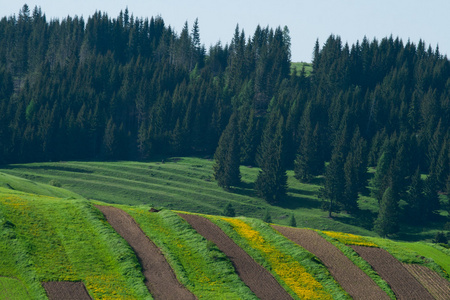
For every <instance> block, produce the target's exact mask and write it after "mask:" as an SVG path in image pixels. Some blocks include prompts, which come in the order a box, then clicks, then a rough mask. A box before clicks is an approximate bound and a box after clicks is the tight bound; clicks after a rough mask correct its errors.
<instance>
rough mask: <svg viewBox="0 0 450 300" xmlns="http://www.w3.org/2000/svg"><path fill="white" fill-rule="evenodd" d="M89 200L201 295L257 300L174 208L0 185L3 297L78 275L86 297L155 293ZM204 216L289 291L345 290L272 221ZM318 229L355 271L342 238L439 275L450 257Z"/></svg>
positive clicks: (36, 295) (434, 249)
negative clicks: (132, 228) (130, 225)
mask: <svg viewBox="0 0 450 300" xmlns="http://www.w3.org/2000/svg"><path fill="white" fill-rule="evenodd" d="M8 176H10V175H8ZM11 179H12V180H17V179H15V178H13V177H11ZM60 179H62V178H58V180H60ZM8 184H9V183H8ZM28 184H31V183H30V182H28ZM30 186H33V184H31V185H30ZM35 188H36V192H37V191H47V189H46V185H45V184H42V183H36V185H35ZM47 188H48V189H49V190H53V188H51V187H47ZM58 189H61V188H56V192H59V193H63V191H62V190H61V191H58ZM72 195H75V196H76V194H72ZM94 205H112V206H115V207H117V208H120V209H122V210H124V211H125V212H127V213H128V214H129V215H131V216H132V217H133V218H134V220H135V221H136V223H137V224H138V225H139V226H140V227H141V229H142V230H143V232H144V233H145V234H146V235H147V237H149V239H150V240H151V241H153V242H154V243H155V244H156V245H157V247H158V248H159V249H161V252H162V253H163V254H164V257H165V259H166V260H167V261H168V262H169V264H170V266H171V267H172V269H173V270H174V272H175V274H176V276H177V278H178V279H179V281H180V283H181V284H182V285H184V286H186V287H187V288H188V289H189V290H190V291H191V292H192V293H193V294H195V295H196V296H197V297H198V298H203V299H218V298H220V297H226V298H227V299H257V298H256V297H255V295H254V294H253V293H252V291H250V290H249V288H248V287H247V286H246V285H245V284H243V282H242V281H241V279H240V278H239V276H238V274H236V272H235V270H234V268H233V265H232V263H231V262H230V260H229V258H228V257H227V256H226V255H224V253H222V252H221V251H220V250H219V248H217V246H216V245H215V244H214V243H211V242H210V241H208V240H207V239H205V238H204V237H203V236H201V235H200V234H199V233H197V232H196V230H194V229H193V228H192V227H191V226H189V224H188V223H186V222H185V221H184V220H183V219H182V218H181V217H180V216H179V215H178V214H177V211H172V210H168V209H162V210H161V211H159V212H157V213H155V212H151V210H150V208H152V206H151V205H143V204H141V205H123V204H108V203H105V202H101V201H98V200H95V201H90V200H87V199H84V198H83V197H81V196H78V198H74V197H66V198H57V197H52V196H48V195H38V194H31V193H24V192H20V191H17V190H12V189H10V188H3V187H1V188H0V236H1V239H0V257H2V260H0V291H2V292H1V293H0V294H1V295H2V296H0V299H47V296H46V294H45V291H44V289H43V287H42V285H41V282H64V281H71V282H83V283H84V285H85V286H86V289H87V291H88V292H89V294H90V295H91V296H92V297H93V299H152V296H151V295H150V293H149V292H148V290H147V288H146V287H145V285H144V278H143V275H142V272H141V267H140V264H139V261H138V259H137V257H136V256H135V253H134V252H133V250H132V249H131V248H130V246H129V245H128V244H127V243H126V242H125V240H124V239H122V238H121V237H120V236H119V235H118V234H117V233H116V232H115V231H114V230H113V229H112V227H111V226H110V225H109V224H108V222H107V221H106V219H105V217H104V216H103V214H102V213H101V212H100V211H99V210H97V208H96V207H95V206H94ZM201 216H202V217H205V218H208V219H210V220H212V221H213V222H214V223H215V224H217V225H219V227H220V228H221V229H222V230H223V231H224V232H225V233H226V234H227V235H228V236H229V237H230V238H231V239H232V240H233V241H234V242H235V243H236V244H237V245H239V247H240V248H242V249H243V250H244V251H245V252H247V253H248V254H249V255H250V256H251V257H252V258H253V259H254V260H255V261H256V262H257V263H258V264H260V265H261V266H263V267H264V268H266V269H267V270H268V271H269V272H270V273H271V274H272V275H273V276H274V278H275V279H276V280H277V281H278V282H279V283H280V285H281V286H282V287H283V288H284V289H285V290H286V291H287V292H288V293H290V295H291V296H292V297H293V298H294V299H316V298H317V297H319V298H321V299H326V298H329V299H347V298H348V297H349V296H348V294H347V293H346V292H345V291H344V290H343V289H342V287H341V286H340V285H339V284H338V283H337V282H336V281H335V280H334V279H333V277H332V276H331V275H330V273H329V272H328V270H327V268H326V266H324V265H323V264H322V263H321V262H320V260H319V259H318V258H317V257H315V256H314V254H313V253H310V252H308V251H306V250H305V249H303V248H302V247H300V246H298V245H296V244H295V243H293V242H291V241H290V240H288V239H286V238H285V237H283V235H281V234H280V233H278V232H277V231H275V230H274V229H273V228H272V227H271V226H269V224H267V223H265V222H263V221H261V220H259V219H255V218H248V217H238V218H229V217H222V216H217V215H205V214H201ZM318 233H319V234H320V235H322V236H326V237H327V239H328V240H329V241H331V242H332V245H334V246H336V247H337V248H338V249H340V250H341V251H342V252H343V253H344V254H345V255H347V256H353V258H352V260H353V261H354V262H355V263H356V265H357V266H358V267H360V268H362V269H364V268H367V266H366V265H367V263H365V264H364V261H362V260H361V258H359V257H357V255H355V253H354V251H352V250H351V248H350V246H348V245H364V246H370V247H382V248H384V249H386V250H388V251H389V252H390V253H392V254H393V255H394V256H395V257H396V258H397V259H398V260H399V261H401V262H404V263H411V262H413V263H416V264H420V265H423V266H427V267H429V268H430V269H432V270H435V271H437V274H439V275H438V277H439V276H440V278H445V279H447V280H449V277H448V274H447V272H446V271H447V270H448V266H449V264H450V259H449V256H448V253H447V252H446V249H444V248H442V247H438V246H433V245H430V244H426V243H405V242H403V243H398V242H394V241H389V240H385V239H379V238H373V237H367V236H366V237H363V236H359V235H352V234H347V233H341V232H334V231H318ZM332 245H331V244H330V246H331V247H334V246H332ZM365 272H369V273H370V272H371V273H372V274H370V276H371V277H372V278H373V279H374V280H375V281H376V282H377V281H378V283H377V284H379V285H380V286H381V287H382V288H383V290H385V292H386V293H387V294H388V295H390V296H391V298H393V294H392V291H391V290H390V289H389V287H388V286H385V284H384V283H383V281H382V280H380V279H377V278H376V277H377V276H378V275H377V274H376V273H375V274H374V271H373V270H369V271H368V270H365ZM380 282H381V283H380ZM449 287H450V285H449ZM449 291H450V289H449ZM5 295H7V296H8V297H7V298H5V297H6V296H5Z"/></svg>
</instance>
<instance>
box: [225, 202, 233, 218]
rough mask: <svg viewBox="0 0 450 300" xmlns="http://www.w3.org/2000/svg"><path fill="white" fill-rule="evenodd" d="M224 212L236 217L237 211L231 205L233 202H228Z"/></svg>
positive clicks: (228, 215)
mask: <svg viewBox="0 0 450 300" xmlns="http://www.w3.org/2000/svg"><path fill="white" fill-rule="evenodd" d="M222 214H223V215H224V216H225V217H235V216H236V212H235V211H234V208H233V206H232V205H231V203H228V204H227V206H225V209H224V210H223V213H222Z"/></svg>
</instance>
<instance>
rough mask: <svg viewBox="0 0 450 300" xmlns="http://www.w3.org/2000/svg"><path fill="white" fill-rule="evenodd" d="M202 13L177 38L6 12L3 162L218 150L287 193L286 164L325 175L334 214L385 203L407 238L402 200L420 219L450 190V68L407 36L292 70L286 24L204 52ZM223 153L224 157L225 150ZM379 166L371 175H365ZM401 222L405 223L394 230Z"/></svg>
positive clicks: (270, 195)
mask: <svg viewBox="0 0 450 300" xmlns="http://www.w3.org/2000/svg"><path fill="white" fill-rule="evenodd" d="M200 28H201V27H200V24H199V22H197V21H196V22H195V23H194V24H188V23H187V22H186V24H185V26H184V27H183V28H182V30H181V32H179V33H178V32H175V31H174V29H173V28H171V26H170V25H167V24H165V22H164V20H163V19H162V18H161V17H151V18H150V19H142V18H135V17H134V16H133V15H130V13H129V12H128V10H127V9H126V10H125V11H124V12H120V14H119V15H118V16H117V17H115V18H112V17H110V16H108V15H107V14H105V13H102V12H101V11H97V12H96V13H95V14H93V15H92V16H90V17H89V18H87V19H83V18H80V17H76V16H75V17H67V18H64V19H62V20H58V19H51V20H48V19H47V18H46V16H45V14H44V13H43V12H42V11H41V9H40V8H37V7H36V8H34V9H31V8H29V7H28V6H26V5H24V6H23V7H22V9H21V10H20V12H19V14H18V15H17V16H9V17H3V18H2V19H1V20H0V41H1V42H0V163H5V164H6V163H21V162H34V161H49V160H51V161H58V160H94V159H95V160H116V159H121V160H137V159H149V158H152V157H155V156H159V155H172V156H178V155H183V156H188V155H201V156H213V155H214V154H215V156H214V157H215V161H216V162H215V167H214V170H215V176H216V179H217V181H218V183H219V185H221V186H222V187H224V188H226V189H227V188H230V186H233V185H237V184H239V181H240V174H239V165H251V166H258V167H260V168H261V171H260V174H259V176H258V179H257V181H256V182H255V188H256V189H257V190H258V192H259V194H260V195H261V197H263V198H264V199H266V200H267V201H268V202H269V203H274V204H276V203H279V202H281V201H283V195H284V194H285V193H286V188H287V177H286V170H287V169H293V170H294V171H295V176H296V178H297V179H298V180H300V181H302V182H309V181H311V180H312V179H313V178H315V177H316V176H318V175H323V176H324V183H323V188H322V190H321V197H322V198H323V199H324V204H325V207H326V209H327V210H328V211H329V213H330V215H331V213H332V212H334V211H338V210H345V211H348V212H350V213H356V212H357V211H358V203H357V200H358V195H360V194H366V195H369V194H370V195H371V196H373V197H375V198H376V199H378V201H379V203H380V216H379V218H378V219H377V222H376V224H375V227H376V228H377V230H378V231H379V232H380V233H381V234H383V235H386V234H390V233H394V232H395V231H396V224H395V221H393V220H395V219H396V214H398V201H399V200H400V199H402V200H404V201H405V202H406V203H407V205H406V209H405V210H404V213H405V214H406V215H407V216H409V217H410V219H413V220H417V222H428V221H430V220H433V218H434V217H435V214H436V211H437V210H439V209H442V207H441V203H440V201H439V193H446V192H449V189H450V182H449V180H450V177H449V161H450V159H449V153H450V130H449V128H450V124H449V123H450V62H449V60H448V58H447V57H446V56H443V55H441V54H440V52H439V49H438V48H437V47H436V48H432V47H431V46H426V44H425V42H424V41H419V43H418V44H414V43H412V42H410V41H403V40H402V39H401V38H396V37H392V36H391V37H385V38H383V39H381V40H376V39H374V40H368V39H367V38H364V37H363V38H362V40H361V41H360V42H357V43H356V44H353V45H348V44H344V43H343V42H342V41H341V39H340V37H339V36H334V35H331V36H330V37H329V38H328V39H327V40H326V41H325V42H324V43H322V44H321V43H319V41H317V42H316V44H315V45H305V47H310V48H311V50H312V67H313V71H312V73H311V75H308V76H307V74H306V72H305V71H304V70H303V71H291V53H290V39H291V37H290V35H289V29H288V28H287V27H285V28H280V27H278V28H276V29H272V28H269V27H266V28H263V27H259V26H258V27H257V28H256V29H255V31H254V33H252V34H247V33H245V32H244V31H241V30H240V28H239V26H236V29H235V33H234V37H233V39H232V40H231V41H230V42H229V43H227V44H225V45H224V44H221V43H220V42H218V43H217V44H215V45H213V46H211V47H210V48H209V49H206V48H205V46H204V45H203V44H202V43H201V35H200V34H201V30H200ZM216 150H217V151H216ZM369 168H372V169H371V170H373V169H376V173H375V175H373V176H372V177H371V178H369V175H370V174H369V172H368V169H369ZM392 223H394V224H392Z"/></svg>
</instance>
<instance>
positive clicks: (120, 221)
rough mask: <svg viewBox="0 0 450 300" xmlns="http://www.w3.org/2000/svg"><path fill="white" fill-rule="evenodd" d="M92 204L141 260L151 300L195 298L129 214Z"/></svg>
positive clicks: (110, 207) (113, 208)
mask: <svg viewBox="0 0 450 300" xmlns="http://www.w3.org/2000/svg"><path fill="white" fill-rule="evenodd" d="M96 207H97V208H98V209H99V210H100V211H101V212H102V213H103V214H104V215H105V217H106V220H107V221H108V223H109V224H111V226H112V227H113V228H114V230H116V231H117V233H118V234H120V235H121V236H122V237H123V238H124V239H125V240H126V241H127V242H128V244H130V246H131V248H133V250H134V252H135V253H136V256H137V257H138V259H139V261H140V263H141V266H142V273H143V274H144V276H145V278H146V282H145V284H146V285H147V287H148V289H149V291H150V293H151V294H152V295H153V297H154V298H155V299H163V300H169V299H174V300H179V299H183V300H184V299H186V300H188V299H196V298H195V296H194V295H193V294H192V293H191V292H190V291H189V290H187V289H186V288H185V287H184V286H182V285H181V284H180V283H179V281H178V279H177V278H176V276H175V273H174V272H173V270H172V268H171V267H170V265H169V263H168V262H167V260H166V259H165V257H164V255H163V254H162V253H161V251H160V250H159V248H158V247H156V245H155V244H154V243H153V242H152V241H150V239H149V238H148V237H147V236H146V235H145V234H144V232H143V231H142V230H141V228H140V227H139V226H138V225H137V223H136V222H135V221H134V219H133V218H132V217H131V216H130V215H129V214H127V213H126V212H124V211H123V210H121V209H118V208H115V207H112V206H100V205H96Z"/></svg>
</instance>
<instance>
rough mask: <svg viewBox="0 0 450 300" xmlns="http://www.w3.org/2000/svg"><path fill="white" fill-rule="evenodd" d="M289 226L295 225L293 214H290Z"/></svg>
mask: <svg viewBox="0 0 450 300" xmlns="http://www.w3.org/2000/svg"><path fill="white" fill-rule="evenodd" d="M289 226H291V227H297V221H296V220H295V217H294V215H291V218H290V219H289Z"/></svg>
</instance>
